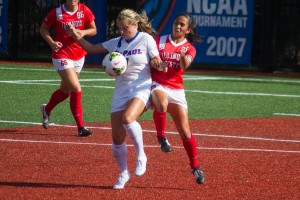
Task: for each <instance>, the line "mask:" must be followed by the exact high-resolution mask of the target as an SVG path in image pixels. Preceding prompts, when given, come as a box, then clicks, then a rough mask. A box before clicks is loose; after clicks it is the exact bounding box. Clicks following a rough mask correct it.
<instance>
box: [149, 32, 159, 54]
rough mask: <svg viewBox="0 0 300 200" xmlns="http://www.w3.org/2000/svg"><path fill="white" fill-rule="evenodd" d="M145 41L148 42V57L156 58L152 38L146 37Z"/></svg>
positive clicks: (156, 51)
mask: <svg viewBox="0 0 300 200" xmlns="http://www.w3.org/2000/svg"><path fill="white" fill-rule="evenodd" d="M147 41H148V55H149V56H150V58H153V57H155V56H158V55H159V52H158V49H157V45H156V42H155V40H154V38H153V37H152V36H151V35H147Z"/></svg>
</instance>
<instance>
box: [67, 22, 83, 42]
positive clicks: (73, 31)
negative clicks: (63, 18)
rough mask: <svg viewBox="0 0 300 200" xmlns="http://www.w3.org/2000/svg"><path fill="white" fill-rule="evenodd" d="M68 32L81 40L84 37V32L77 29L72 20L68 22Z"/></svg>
mask: <svg viewBox="0 0 300 200" xmlns="http://www.w3.org/2000/svg"><path fill="white" fill-rule="evenodd" d="M66 32H67V33H69V34H70V35H71V36H72V37H73V38H74V39H75V40H79V39H80V38H82V37H83V36H84V35H83V34H82V32H81V31H80V30H78V29H76V28H75V27H74V26H73V25H72V23H71V22H68V23H67V24H66Z"/></svg>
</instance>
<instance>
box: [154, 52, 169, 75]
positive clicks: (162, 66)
mask: <svg viewBox="0 0 300 200" xmlns="http://www.w3.org/2000/svg"><path fill="white" fill-rule="evenodd" d="M150 66H151V67H153V68H154V69H157V70H158V71H163V72H167V71H168V68H167V63H165V62H163V61H162V60H161V58H160V56H155V57H153V58H152V59H151V60H150Z"/></svg>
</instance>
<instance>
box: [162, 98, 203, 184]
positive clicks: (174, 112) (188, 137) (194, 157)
mask: <svg viewBox="0 0 300 200" xmlns="http://www.w3.org/2000/svg"><path fill="white" fill-rule="evenodd" d="M168 112H169V113H170V115H171V117H172V119H173V121H174V123H175V126H176V129H177V131H178V133H179V135H180V137H181V140H182V143H183V146H184V149H185V151H186V153H187V155H188V158H189V160H190V167H191V169H192V173H193V174H194V176H195V179H196V181H197V183H198V184H202V183H204V174H203V172H202V170H201V168H200V166H199V162H198V152H197V144H196V140H195V137H194V136H193V134H192V133H191V131H190V126H189V121H188V112H187V109H186V108H184V107H183V106H181V105H178V104H174V103H169V106H168Z"/></svg>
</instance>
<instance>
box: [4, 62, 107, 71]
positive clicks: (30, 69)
mask: <svg viewBox="0 0 300 200" xmlns="http://www.w3.org/2000/svg"><path fill="white" fill-rule="evenodd" d="M0 64H1V63H0ZM1 69H2V70H19V71H43V72H55V69H54V68H53V67H52V69H33V68H13V67H0V70H1ZM80 73H86V74H105V72H101V71H98V72H97V71H85V70H82V71H81V72H80Z"/></svg>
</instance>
